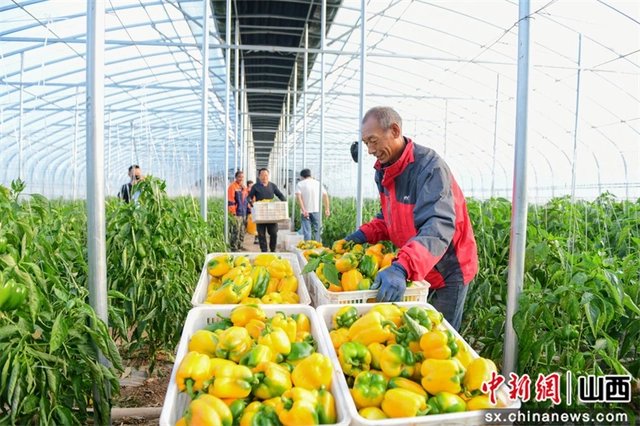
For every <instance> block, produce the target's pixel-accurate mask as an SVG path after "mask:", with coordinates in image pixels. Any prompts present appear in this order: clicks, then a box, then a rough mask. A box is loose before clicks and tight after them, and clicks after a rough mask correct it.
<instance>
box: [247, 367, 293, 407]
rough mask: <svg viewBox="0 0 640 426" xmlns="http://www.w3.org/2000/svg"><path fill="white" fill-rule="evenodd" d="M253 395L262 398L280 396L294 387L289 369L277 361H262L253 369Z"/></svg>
mask: <svg viewBox="0 0 640 426" xmlns="http://www.w3.org/2000/svg"><path fill="white" fill-rule="evenodd" d="M253 374H254V377H255V379H256V383H255V384H254V385H253V395H254V396H255V397H256V398H260V399H270V398H274V397H276V396H280V395H282V394H283V393H285V392H286V391H288V390H289V389H291V388H292V387H293V385H292V384H291V375H290V374H289V370H287V369H286V368H284V367H282V366H280V365H278V364H276V363H275V362H261V363H260V364H258V366H257V367H255V368H254V369H253Z"/></svg>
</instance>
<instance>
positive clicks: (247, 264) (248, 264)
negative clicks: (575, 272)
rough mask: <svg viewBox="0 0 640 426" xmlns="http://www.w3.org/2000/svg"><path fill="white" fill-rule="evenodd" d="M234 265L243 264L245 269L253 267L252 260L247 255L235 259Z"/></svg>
mask: <svg viewBox="0 0 640 426" xmlns="http://www.w3.org/2000/svg"><path fill="white" fill-rule="evenodd" d="M233 266H241V267H243V268H245V269H249V270H250V269H251V261H250V260H249V258H248V257H247V256H238V257H236V258H235V260H234V261H233Z"/></svg>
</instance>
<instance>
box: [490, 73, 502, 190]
mask: <svg viewBox="0 0 640 426" xmlns="http://www.w3.org/2000/svg"><path fill="white" fill-rule="evenodd" d="M499 95H500V74H496V108H495V109H496V111H495V116H494V118H493V166H492V167H491V198H493V197H494V190H495V186H496V154H497V144H498V96H499Z"/></svg>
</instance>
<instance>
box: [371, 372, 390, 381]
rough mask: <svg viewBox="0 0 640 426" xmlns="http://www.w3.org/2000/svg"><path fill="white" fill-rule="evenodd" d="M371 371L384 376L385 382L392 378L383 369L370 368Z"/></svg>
mask: <svg viewBox="0 0 640 426" xmlns="http://www.w3.org/2000/svg"><path fill="white" fill-rule="evenodd" d="M369 372H370V373H375V374H379V375H381V376H382V377H384V381H385V383H389V380H391V378H390V377H389V376H387V375H386V374H384V371H382V370H373V369H372V370H369Z"/></svg>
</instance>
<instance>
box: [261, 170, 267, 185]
mask: <svg viewBox="0 0 640 426" xmlns="http://www.w3.org/2000/svg"><path fill="white" fill-rule="evenodd" d="M260 182H262V184H263V185H266V184H268V183H269V172H268V171H266V170H263V171H261V172H260Z"/></svg>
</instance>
